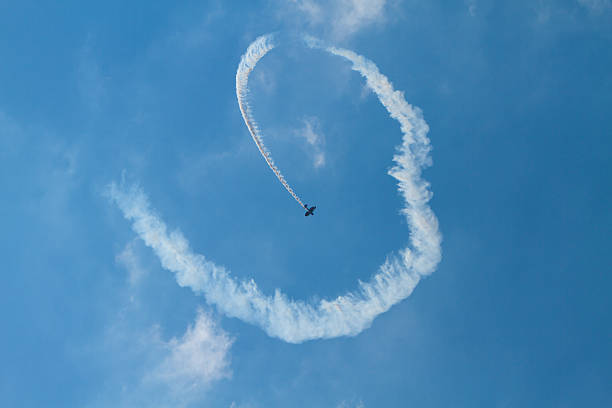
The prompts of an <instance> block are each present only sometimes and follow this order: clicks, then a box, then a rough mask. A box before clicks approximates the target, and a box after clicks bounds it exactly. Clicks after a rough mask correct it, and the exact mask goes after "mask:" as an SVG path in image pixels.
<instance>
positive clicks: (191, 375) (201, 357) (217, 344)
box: [147, 309, 233, 394]
mask: <svg viewBox="0 0 612 408" xmlns="http://www.w3.org/2000/svg"><path fill="white" fill-rule="evenodd" d="M232 343H233V340H232V339H231V338H230V337H229V336H228V335H227V334H226V333H225V332H224V331H223V330H221V329H220V328H218V327H217V326H216V324H215V323H214V321H213V320H212V318H211V317H210V316H209V315H208V314H206V313H205V312H204V311H203V310H202V309H199V310H198V314H197V317H196V320H195V323H194V324H193V325H190V326H189V327H188V328H187V331H186V332H185V334H184V335H183V336H182V337H181V338H180V339H177V338H172V339H171V340H170V341H169V342H167V343H166V344H165V346H166V348H167V349H168V351H169V354H168V356H167V357H166V358H165V359H164V361H163V362H162V363H161V364H160V365H159V366H158V367H157V368H156V369H155V370H154V371H153V372H152V374H151V375H150V376H148V377H147V379H148V380H149V381H160V382H163V383H165V384H167V385H168V386H169V387H170V388H171V389H172V390H173V391H174V392H177V393H179V394H184V393H189V392H194V391H199V390H202V389H203V388H205V387H206V386H208V385H209V384H210V383H211V382H213V381H216V380H220V379H223V378H230V377H231V375H232V372H231V370H230V361H229V350H230V348H231V346H232Z"/></svg>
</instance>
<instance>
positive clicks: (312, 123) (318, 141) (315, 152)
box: [295, 117, 325, 169]
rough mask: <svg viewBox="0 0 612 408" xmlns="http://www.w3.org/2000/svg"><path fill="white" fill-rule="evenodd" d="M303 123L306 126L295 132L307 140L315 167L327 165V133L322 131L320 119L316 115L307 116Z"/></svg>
mask: <svg viewBox="0 0 612 408" xmlns="http://www.w3.org/2000/svg"><path fill="white" fill-rule="evenodd" d="M302 123H303V125H304V126H303V127H302V128H300V129H298V130H296V131H295V133H296V134H297V135H298V136H299V137H300V138H302V139H304V140H305V141H306V144H307V146H308V151H309V154H310V155H311V156H312V165H313V166H314V168H315V169H318V168H321V167H323V166H325V151H323V146H324V144H325V135H323V133H322V132H321V129H320V127H321V126H320V124H319V120H318V119H317V118H316V117H306V118H304V119H302Z"/></svg>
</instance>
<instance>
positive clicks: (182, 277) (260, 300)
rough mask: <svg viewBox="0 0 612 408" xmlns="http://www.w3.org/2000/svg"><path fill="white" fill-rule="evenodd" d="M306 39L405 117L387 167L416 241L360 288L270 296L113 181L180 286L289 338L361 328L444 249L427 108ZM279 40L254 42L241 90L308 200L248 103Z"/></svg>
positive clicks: (113, 189) (241, 73)
mask: <svg viewBox="0 0 612 408" xmlns="http://www.w3.org/2000/svg"><path fill="white" fill-rule="evenodd" d="M304 42H305V44H306V45H307V46H308V47H310V48H312V49H317V50H322V51H325V52H327V53H329V54H331V55H335V56H339V57H341V58H344V59H345V60H347V61H348V62H350V63H351V65H352V69H353V70H354V71H357V72H358V73H359V74H361V76H363V77H364V78H365V80H366V85H367V86H368V87H369V88H370V89H371V90H372V91H373V92H374V93H375V94H376V96H377V97H378V99H379V101H380V102H381V103H382V105H383V106H384V107H385V108H386V109H387V111H388V112H389V115H390V116H391V117H392V118H393V119H395V120H397V121H398V122H399V124H400V130H401V132H402V135H403V136H402V143H401V144H400V145H399V146H398V147H397V151H396V154H395V155H394V156H393V161H394V163H395V164H394V166H393V167H392V168H391V169H390V170H389V172H388V173H389V175H390V176H392V177H394V178H395V179H396V180H397V182H398V190H399V192H400V193H401V195H402V197H403V198H404V201H405V205H404V208H403V209H402V214H403V215H404V217H405V218H406V221H407V224H408V227H409V230H410V245H409V246H407V247H406V248H404V249H401V250H400V251H399V253H398V254H397V255H395V256H393V257H391V258H388V259H387V260H386V261H385V262H384V263H383V264H382V265H381V266H380V267H379V270H378V272H377V273H376V274H375V275H374V276H372V278H371V279H370V280H369V281H367V282H362V281H358V289H357V290H355V291H352V292H348V293H346V294H344V295H341V296H338V297H336V298H335V299H331V300H320V301H318V302H316V303H307V302H304V301H300V300H292V299H289V298H288V297H287V296H286V295H284V294H283V293H282V292H281V291H280V290H278V289H277V290H276V291H275V293H274V295H265V294H263V293H261V292H260V290H259V288H258V287H257V284H256V283H255V281H253V280H252V279H251V280H249V281H239V280H237V279H235V278H233V277H232V276H231V275H230V273H229V271H227V270H226V269H225V268H224V267H223V266H219V265H217V264H215V263H213V262H212V261H210V260H207V259H206V258H205V257H204V256H203V255H199V254H195V253H194V252H193V251H192V250H191V248H190V247H189V243H188V242H187V240H186V239H185V238H184V237H183V235H182V234H181V233H180V232H178V231H174V232H172V233H168V231H167V227H166V224H165V223H164V222H163V221H162V220H161V218H160V217H159V216H158V215H157V214H156V213H155V212H154V211H153V210H152V209H151V206H150V204H149V200H148V198H147V196H146V195H145V194H144V193H143V191H142V190H141V189H140V188H139V187H138V186H126V183H124V182H123V183H120V184H115V183H113V184H111V185H110V186H109V191H108V194H109V196H110V198H111V199H112V200H113V201H115V202H116V203H117V205H118V206H119V207H120V209H121V210H122V212H123V214H124V216H125V218H127V219H128V220H130V221H132V223H133V229H134V231H136V233H137V234H138V235H139V236H140V237H141V238H142V239H143V241H144V242H145V244H146V245H148V246H150V247H151V248H153V250H154V251H155V253H156V254H157V256H158V257H159V258H160V261H161V263H162V266H163V267H164V268H166V269H168V270H170V271H172V272H174V273H175V274H176V279H177V282H178V284H179V285H181V286H187V287H190V288H191V289H192V290H193V291H194V292H196V293H200V294H203V295H204V296H205V298H206V300H207V302H208V303H210V304H214V305H215V306H216V307H217V309H218V310H219V311H220V312H221V313H223V314H225V315H227V316H230V317H237V318H239V319H241V320H243V321H245V322H249V323H252V324H255V325H257V326H259V327H261V328H262V329H263V330H264V331H265V332H266V333H267V334H268V335H270V336H273V337H278V338H280V339H282V340H284V341H287V342H290V343H300V342H303V341H306V340H312V339H321V338H333V337H339V336H354V335H357V334H358V333H360V332H361V331H363V330H365V329H366V328H368V327H369V326H370V325H371V324H372V321H373V320H374V319H375V318H376V317H377V316H378V315H380V314H381V313H384V312H386V311H387V310H389V308H391V306H393V305H394V304H396V303H398V302H400V301H402V300H403V299H405V298H406V297H408V296H410V294H411V293H412V291H413V290H414V288H415V287H416V285H417V284H418V282H419V281H420V279H421V277H423V276H426V275H429V274H431V273H432V272H433V271H434V270H435V268H436V266H437V265H438V263H439V262H440V259H441V256H442V252H441V241H442V237H441V234H440V232H439V231H438V220H437V219H436V217H435V215H434V213H433V211H432V210H431V208H429V206H428V202H429V200H430V198H431V196H432V193H431V192H430V190H429V183H427V182H426V181H425V180H423V179H422V178H421V170H422V168H423V167H425V166H429V165H431V159H430V158H429V151H430V149H431V147H430V143H429V139H428V138H427V132H428V131H429V127H428V126H427V123H426V122H425V120H424V119H423V115H422V112H421V110H420V109H419V108H417V107H413V106H411V105H410V104H408V102H406V100H405V98H404V95H403V93H402V92H400V91H396V90H395V89H393V86H392V84H391V82H389V80H388V79H387V77H386V76H384V75H383V74H381V73H380V71H379V70H378V67H377V66H376V65H375V64H374V63H373V62H372V61H370V60H368V59H367V58H365V57H363V56H361V55H358V54H356V53H355V52H353V51H350V50H347V49H342V48H336V47H332V46H328V45H326V44H324V43H323V42H321V41H320V40H317V39H315V38H313V37H310V36H306V37H304ZM275 46H276V42H275V36H274V35H272V34H269V35H264V36H261V37H259V38H257V39H256V40H255V41H254V42H253V43H252V44H251V45H250V46H249V47H248V49H247V51H246V53H245V54H244V55H243V56H242V59H241V61H240V64H239V67H238V72H237V73H236V94H237V97H238V104H239V106H240V111H241V112H242V116H243V118H244V121H245V123H246V126H247V128H248V129H249V132H250V134H251V136H252V138H253V140H254V141H255V144H256V145H257V148H258V149H259V151H260V152H261V154H262V156H263V157H264V159H265V161H266V163H267V164H268V166H269V167H270V168H271V169H272V171H273V172H274V174H275V175H276V177H277V178H278V179H279V180H280V182H281V183H282V184H283V186H284V187H285V188H286V189H287V191H288V192H289V193H290V194H291V195H292V196H293V198H295V200H296V201H297V202H298V203H300V205H302V206H303V204H302V201H301V200H300V198H299V197H298V196H297V194H296V193H295V192H294V191H293V189H292V188H291V186H290V185H289V184H288V183H287V181H286V180H285V178H284V177H283V175H282V174H281V172H280V170H279V169H278V168H277V167H276V165H275V164H274V162H273V160H272V157H271V155H270V152H269V151H268V150H267V149H266V147H265V145H264V143H263V139H262V136H261V133H260V130H259V128H258V127H257V124H256V122H255V120H254V118H253V114H252V112H251V109H250V108H249V105H248V102H247V94H248V78H249V74H250V73H251V72H252V71H253V69H254V68H255V66H256V64H257V62H258V61H259V60H260V59H261V58H263V57H264V56H265V55H266V54H267V53H268V52H269V51H270V50H272V49H273V48H274V47H275Z"/></svg>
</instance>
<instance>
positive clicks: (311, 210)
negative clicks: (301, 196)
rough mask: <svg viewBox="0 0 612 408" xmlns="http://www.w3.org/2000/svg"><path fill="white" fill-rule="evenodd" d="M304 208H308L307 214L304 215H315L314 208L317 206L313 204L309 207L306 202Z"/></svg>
mask: <svg viewBox="0 0 612 408" xmlns="http://www.w3.org/2000/svg"><path fill="white" fill-rule="evenodd" d="M304 208H305V209H306V214H304V215H305V216H306V217H308V216H309V215H314V210H315V208H317V207H316V206H314V205H313V206H312V207H310V208H308V204H304Z"/></svg>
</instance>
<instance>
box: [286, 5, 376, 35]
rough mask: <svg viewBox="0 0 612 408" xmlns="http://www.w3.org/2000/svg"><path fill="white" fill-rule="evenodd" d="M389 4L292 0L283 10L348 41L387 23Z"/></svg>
mask: <svg viewBox="0 0 612 408" xmlns="http://www.w3.org/2000/svg"><path fill="white" fill-rule="evenodd" d="M386 3H387V2H386V0H332V1H321V0H289V1H283V2H282V3H281V7H283V8H288V9H289V10H291V11H293V12H295V13H297V14H298V16H299V18H300V20H305V21H306V22H307V24H308V25H309V26H311V27H318V26H321V27H331V34H332V36H333V37H335V38H336V39H344V38H347V37H350V36H351V35H353V34H356V33H357V32H359V31H360V30H362V29H364V28H366V27H368V26H371V25H372V24H375V23H381V22H383V21H384V20H385V6H386Z"/></svg>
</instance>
